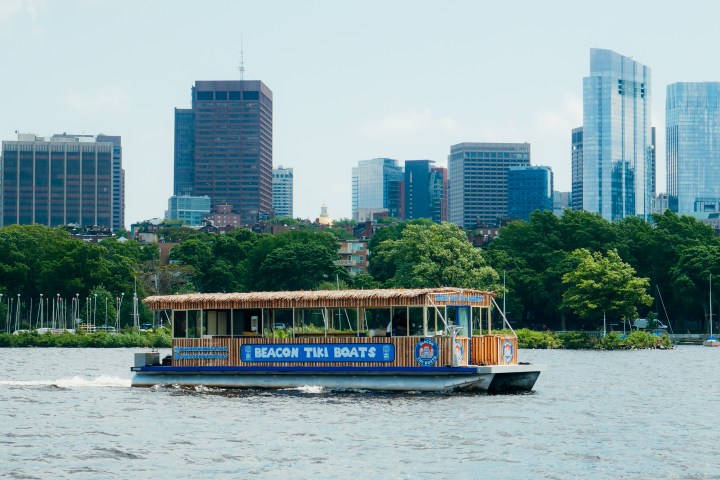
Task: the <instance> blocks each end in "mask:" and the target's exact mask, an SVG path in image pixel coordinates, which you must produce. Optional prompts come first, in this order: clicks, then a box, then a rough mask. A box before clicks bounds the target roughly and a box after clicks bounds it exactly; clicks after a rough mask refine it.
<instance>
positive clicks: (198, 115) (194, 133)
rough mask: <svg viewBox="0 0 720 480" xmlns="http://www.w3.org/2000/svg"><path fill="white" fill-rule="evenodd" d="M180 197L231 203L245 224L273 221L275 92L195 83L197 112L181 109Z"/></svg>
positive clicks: (236, 83) (244, 83)
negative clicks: (208, 198) (205, 198)
mask: <svg viewBox="0 0 720 480" xmlns="http://www.w3.org/2000/svg"><path fill="white" fill-rule="evenodd" d="M190 152H192V155H190ZM174 193H175V195H193V196H203V195H207V196H209V197H210V200H211V203H212V206H213V207H214V206H216V205H231V208H232V212H233V213H236V214H238V215H240V218H241V221H242V223H243V224H253V223H255V222H256V221H257V220H258V219H266V218H268V216H269V214H270V211H271V209H272V91H271V90H270V89H269V88H268V87H267V86H266V85H265V84H264V83H263V82H261V81H258V80H227V81H196V82H195V86H193V87H192V109H191V110H187V109H176V111H175V176H174Z"/></svg>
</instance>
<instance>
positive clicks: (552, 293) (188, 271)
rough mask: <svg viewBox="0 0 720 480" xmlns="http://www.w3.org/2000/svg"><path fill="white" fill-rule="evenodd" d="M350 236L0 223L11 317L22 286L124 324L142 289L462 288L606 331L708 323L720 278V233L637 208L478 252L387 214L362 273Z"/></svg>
mask: <svg viewBox="0 0 720 480" xmlns="http://www.w3.org/2000/svg"><path fill="white" fill-rule="evenodd" d="M344 232H345V231H344V230H343V229H341V228H334V229H331V230H325V231H324V230H315V229H309V228H295V229H293V230H290V231H288V232H285V233H280V234H276V235H270V234H257V233H253V232H252V231H250V230H247V229H238V230H235V231H234V232H231V233H229V234H225V235H206V234H203V233H199V232H197V231H195V230H192V229H189V228H183V227H178V226H168V227H166V228H165V229H164V230H163V231H161V232H159V235H160V236H162V237H163V238H165V240H166V241H172V240H175V241H178V240H181V243H179V244H178V245H177V246H175V247H174V248H173V249H172V250H171V252H170V257H169V258H170V262H169V263H167V264H163V263H162V262H161V261H160V255H159V249H158V246H157V245H141V244H139V243H138V242H135V241H126V240H124V239H120V238H114V237H113V238H108V239H105V240H102V241H101V242H99V243H97V244H91V243H86V242H83V241H80V240H76V239H73V238H72V237H71V236H70V234H69V233H68V232H67V231H66V230H65V229H63V228H55V229H51V228H47V227H43V226H39V225H29V226H20V225H14V226H8V227H5V228H2V229H0V294H3V297H0V299H2V301H0V324H3V325H4V324H5V323H4V322H5V320H6V319H7V318H8V307H9V306H10V307H12V305H9V303H8V298H12V299H13V301H14V299H15V298H17V296H18V295H19V298H20V299H21V302H22V306H23V309H22V312H27V311H29V310H28V303H29V302H31V301H34V302H37V301H38V299H39V298H40V294H44V296H45V298H46V300H45V301H46V302H47V301H48V300H47V297H48V296H50V297H51V298H54V297H61V298H66V299H67V298H73V297H75V298H78V299H81V303H82V299H84V300H85V303H84V304H83V305H84V307H83V308H81V309H80V310H81V312H80V316H81V317H83V316H87V315H88V314H89V309H88V308H87V303H88V302H90V303H91V304H92V305H94V309H93V314H94V315H97V316H99V317H101V318H107V316H108V315H109V316H110V317H111V318H114V315H115V306H120V308H121V311H120V317H121V318H122V319H123V321H122V324H123V325H125V324H127V323H128V322H132V320H131V312H132V311H131V309H132V304H131V302H130V297H131V296H132V294H133V293H134V292H137V294H138V296H139V297H140V298H144V297H145V296H147V295H153V294H172V293H186V292H232V291H274V290H310V289H335V288H422V287H439V286H456V287H461V288H478V289H488V290H493V291H495V292H497V294H498V297H499V300H500V299H504V302H505V304H506V310H507V312H506V313H507V316H508V318H509V320H510V321H511V323H512V324H513V326H516V327H519V328H522V327H530V328H549V329H552V330H566V329H567V330H573V329H596V328H598V326H599V325H601V324H602V321H603V319H605V322H606V324H607V325H608V328H610V327H612V326H614V327H615V328H616V329H617V328H622V327H620V326H619V325H621V322H623V321H629V320H631V319H633V318H636V317H637V316H642V317H645V316H648V317H653V316H657V317H659V318H660V319H661V320H669V321H670V322H671V323H672V326H673V328H675V329H676V330H682V331H685V330H693V331H705V330H706V329H707V326H708V324H707V321H708V320H707V319H708V318H709V316H708V314H709V312H708V288H709V287H708V279H709V278H710V275H717V274H718V273H720V271H719V270H720V265H718V258H720V256H719V255H718V254H719V253H720V242H719V241H718V239H717V238H716V237H715V236H714V235H713V231H712V229H711V228H710V227H708V226H707V225H704V224H702V223H700V222H698V221H696V220H694V219H693V218H690V217H686V216H678V215H676V214H674V213H671V212H666V213H665V214H663V215H655V216H654V217H653V219H652V221H651V222H647V221H645V220H642V219H640V218H636V217H632V218H626V219H623V220H621V221H619V222H615V223H611V222H608V221H606V220H604V219H603V218H602V217H601V216H599V215H597V214H592V213H588V212H579V211H566V212H565V213H564V214H563V216H562V217H557V216H555V215H553V214H552V213H551V212H540V211H536V212H534V213H533V214H532V215H531V218H530V221H528V222H524V221H513V222H511V223H509V224H508V225H506V226H504V227H502V228H501V229H500V232H499V235H498V237H496V238H495V239H494V240H492V241H491V242H490V245H489V247H488V248H487V249H479V248H475V247H473V246H472V245H471V243H470V242H469V241H468V237H467V232H465V231H463V230H462V229H460V228H458V227H457V226H455V225H452V224H449V223H442V224H435V223H433V222H431V221H430V220H425V219H420V220H410V221H405V222H401V221H388V222H386V223H385V224H384V226H382V227H381V228H379V229H378V230H377V231H376V232H375V234H374V235H373V236H372V238H371V239H370V240H369V242H368V250H369V252H370V254H369V259H368V262H369V264H368V273H367V274H361V275H354V276H351V275H349V274H348V273H347V270H346V269H345V268H343V267H341V266H338V265H336V264H335V262H336V261H337V260H338V259H339V255H338V249H339V246H340V244H339V239H340V238H346V237H347V235H346V234H344ZM714 283H715V282H714ZM122 294H124V300H125V301H124V302H122V303H121V304H120V305H119V304H118V301H117V300H118V298H121V295H122ZM93 302H94V303H93ZM98 304H99V307H98ZM717 304H718V305H720V302H718V303H717ZM108 305H109V312H108ZM98 309H99V311H100V314H98V313H97V310H98ZM140 310H141V311H140V314H141V316H142V321H143V322H148V321H152V312H149V311H148V310H146V309H145V308H144V306H142V305H141V307H140ZM23 314H24V315H25V316H28V315H29V314H28V313H23ZM33 315H37V313H35V314H33ZM97 323H100V322H97Z"/></svg>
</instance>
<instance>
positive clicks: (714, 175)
mask: <svg viewBox="0 0 720 480" xmlns="http://www.w3.org/2000/svg"><path fill="white" fill-rule="evenodd" d="M665 122H666V127H665V129H666V137H665V139H666V147H667V148H666V158H667V187H668V194H669V199H668V200H669V206H670V209H671V210H673V211H675V212H678V213H680V214H685V215H694V214H707V213H714V212H719V211H720V82H698V83H690V82H679V83H673V84H672V85H668V87H667V97H666V105H665ZM700 216H702V215H700Z"/></svg>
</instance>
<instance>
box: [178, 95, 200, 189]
mask: <svg viewBox="0 0 720 480" xmlns="http://www.w3.org/2000/svg"><path fill="white" fill-rule="evenodd" d="M173 180H174V183H173V195H175V196H178V197H180V196H187V195H192V192H193V191H195V114H194V113H193V110H192V109H187V108H185V109H183V108H176V109H175V172H174V178H173Z"/></svg>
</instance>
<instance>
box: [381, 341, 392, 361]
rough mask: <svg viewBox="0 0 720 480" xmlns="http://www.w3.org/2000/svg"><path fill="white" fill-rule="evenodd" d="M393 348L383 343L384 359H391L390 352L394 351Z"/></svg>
mask: <svg viewBox="0 0 720 480" xmlns="http://www.w3.org/2000/svg"><path fill="white" fill-rule="evenodd" d="M391 350H392V349H391V348H390V345H383V347H382V356H383V360H386V361H390V360H391V358H390V354H391V353H392V352H391Z"/></svg>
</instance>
